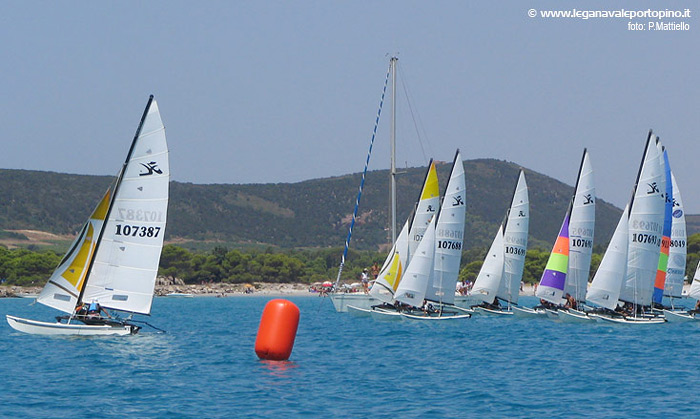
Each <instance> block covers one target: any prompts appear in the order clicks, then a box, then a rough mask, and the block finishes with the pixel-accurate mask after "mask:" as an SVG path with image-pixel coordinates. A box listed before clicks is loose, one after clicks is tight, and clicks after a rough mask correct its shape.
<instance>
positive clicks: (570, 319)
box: [559, 309, 595, 323]
mask: <svg viewBox="0 0 700 419" xmlns="http://www.w3.org/2000/svg"><path fill="white" fill-rule="evenodd" d="M559 321H561V322H562V323H591V322H594V321H595V319H593V318H591V317H588V315H587V314H586V313H584V312H583V311H578V310H571V309H569V310H559Z"/></svg>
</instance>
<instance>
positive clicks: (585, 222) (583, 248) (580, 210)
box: [514, 149, 595, 318]
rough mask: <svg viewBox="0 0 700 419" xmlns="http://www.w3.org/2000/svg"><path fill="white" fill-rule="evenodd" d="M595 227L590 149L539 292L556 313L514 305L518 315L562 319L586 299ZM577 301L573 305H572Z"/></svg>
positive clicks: (577, 179) (584, 158) (582, 162)
mask: <svg viewBox="0 0 700 419" xmlns="http://www.w3.org/2000/svg"><path fill="white" fill-rule="evenodd" d="M594 228H595V186H594V184H593V168H592V166H591V163H590V157H589V154H588V151H587V150H585V149H584V150H583V157H582V158H581V165H580V166H579V172H578V177H577V178H576V186H575V187H574V195H573V196H572V197H571V201H570V203H569V207H568V208H567V211H566V215H565V216H564V221H563V222H562V226H561V229H560V230H559V235H558V236H557V240H556V242H555V243H554V247H553V248H552V252H551V254H550V256H549V260H548V261H547V265H546V266H545V270H544V272H543V273H542V278H541V279H540V283H539V285H538V286H537V291H536V292H535V295H536V296H537V297H539V298H540V299H541V300H544V301H545V302H546V304H551V305H553V308H554V310H553V311H554V312H553V313H551V312H549V311H545V310H546V309H545V308H544V307H543V308H542V309H539V310H528V309H525V308H523V309H518V308H514V311H515V312H516V314H518V313H527V314H531V313H530V312H532V313H534V314H541V313H547V314H550V316H552V315H554V316H555V317H557V318H558V315H559V312H560V311H563V310H559V309H560V308H563V309H575V308H576V307H577V306H578V304H579V303H582V302H583V301H584V300H585V296H586V288H587V286H588V273H589V269H590V266H591V256H592V253H593V232H594ZM572 302H573V304H572Z"/></svg>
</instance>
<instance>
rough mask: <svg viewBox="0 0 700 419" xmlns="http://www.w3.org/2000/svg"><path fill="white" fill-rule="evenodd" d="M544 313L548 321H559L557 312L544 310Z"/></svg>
mask: <svg viewBox="0 0 700 419" xmlns="http://www.w3.org/2000/svg"><path fill="white" fill-rule="evenodd" d="M544 312H545V314H546V315H547V318H548V319H552V320H559V311H558V310H550V309H548V308H546V309H545V310H544Z"/></svg>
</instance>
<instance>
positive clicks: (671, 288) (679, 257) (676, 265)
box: [664, 173, 688, 298]
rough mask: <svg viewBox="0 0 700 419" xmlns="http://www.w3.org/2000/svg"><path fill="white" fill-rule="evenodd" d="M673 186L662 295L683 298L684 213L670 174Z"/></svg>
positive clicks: (676, 185) (679, 196) (679, 192)
mask: <svg viewBox="0 0 700 419" xmlns="http://www.w3.org/2000/svg"><path fill="white" fill-rule="evenodd" d="M671 183H672V184H673V211H672V212H671V218H672V220H671V248H670V249H669V252H668V266H667V268H666V283H665V284H664V295H667V296H669V297H674V298H681V297H682V296H683V278H684V277H685V263H686V262H685V257H686V255H687V252H688V248H687V233H686V230H685V213H684V208H683V200H682V199H681V191H680V190H678V184H677V183H676V177H675V176H674V175H673V173H671Z"/></svg>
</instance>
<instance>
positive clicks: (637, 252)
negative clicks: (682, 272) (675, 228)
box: [620, 131, 666, 306]
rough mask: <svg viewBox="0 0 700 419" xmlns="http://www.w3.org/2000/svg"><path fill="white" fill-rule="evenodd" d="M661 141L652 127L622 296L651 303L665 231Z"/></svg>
mask: <svg viewBox="0 0 700 419" xmlns="http://www.w3.org/2000/svg"><path fill="white" fill-rule="evenodd" d="M660 146H661V145H660V143H659V141H658V139H657V138H656V136H654V135H653V134H652V132H651V131H649V136H648V138H647V145H646V149H645V151H644V156H643V158H642V163H641V166H640V168H639V174H638V176H637V182H636V184H635V188H634V195H633V197H632V202H631V206H630V215H629V239H628V240H629V241H628V243H629V251H628V252H629V253H628V255H627V275H626V277H625V281H624V283H623V286H622V290H621V293H620V299H621V300H622V301H625V302H629V303H633V304H635V305H642V306H646V305H650V304H651V295H652V290H653V287H654V278H655V276H656V270H657V267H658V262H659V247H660V245H661V235H662V233H663V219H664V205H665V200H664V197H663V192H664V191H665V189H666V185H665V173H664V163H663V156H662V153H661V149H660Z"/></svg>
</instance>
